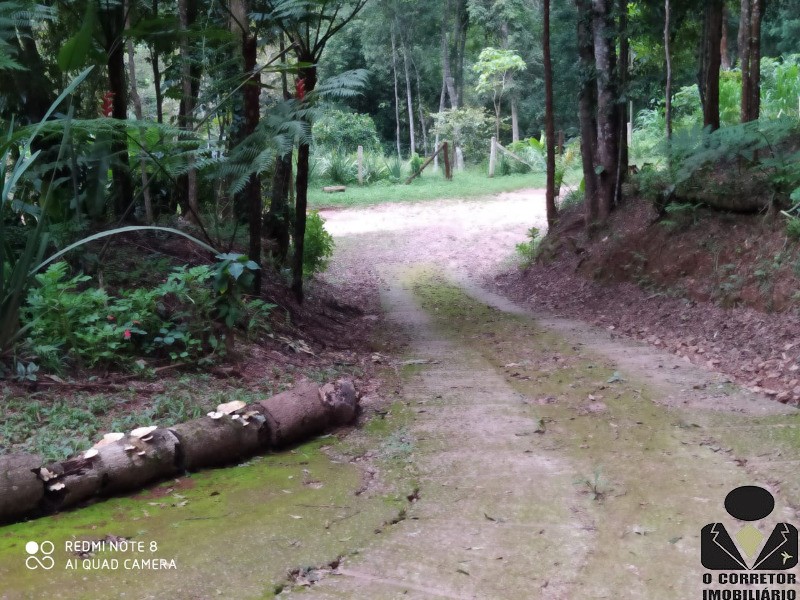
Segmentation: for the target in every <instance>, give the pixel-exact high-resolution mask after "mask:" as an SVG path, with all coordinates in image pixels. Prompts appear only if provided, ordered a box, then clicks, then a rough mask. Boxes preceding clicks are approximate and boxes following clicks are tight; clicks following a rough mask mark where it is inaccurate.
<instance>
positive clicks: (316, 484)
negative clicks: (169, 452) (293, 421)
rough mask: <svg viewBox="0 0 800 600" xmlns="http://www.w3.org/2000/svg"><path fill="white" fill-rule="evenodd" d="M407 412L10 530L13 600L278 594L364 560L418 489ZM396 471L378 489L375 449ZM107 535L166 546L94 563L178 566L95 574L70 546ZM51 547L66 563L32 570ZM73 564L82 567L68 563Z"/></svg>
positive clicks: (3, 571) (4, 569) (0, 532)
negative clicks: (42, 548)
mask: <svg viewBox="0 0 800 600" xmlns="http://www.w3.org/2000/svg"><path fill="white" fill-rule="evenodd" d="M402 426H403V415H402V407H401V406H392V407H390V408H389V410H388V412H386V414H384V415H383V416H382V417H376V418H375V419H374V420H373V421H370V422H369V423H368V425H367V427H366V428H364V430H363V431H356V432H354V433H353V434H352V435H350V436H344V437H342V439H340V438H339V437H337V436H326V437H324V438H320V439H317V440H315V441H312V442H309V443H307V444H304V445H302V446H299V447H297V448H295V449H293V450H290V451H287V452H282V453H279V454H273V455H267V456H261V457H256V458H253V459H252V460H250V461H247V462H246V463H243V464H241V465H238V466H234V467H230V468H224V469H217V470H210V471H204V472H201V473H196V474H193V475H191V476H189V477H184V478H181V479H180V480H174V481H167V482H165V483H162V484H160V485H158V486H156V487H153V488H150V489H147V490H144V491H142V492H140V493H137V494H134V495H132V496H130V497H125V498H113V499H109V500H106V501H103V502H98V503H96V504H93V505H91V506H88V507H85V508H81V509H77V510H74V511H70V512H65V513H62V514H57V515H54V516H51V517H47V518H42V519H37V520H33V521H29V522H25V523H19V524H15V525H10V526H7V527H4V528H0V581H2V582H3V584H2V592H0V596H1V597H2V598H4V599H5V598H43V597H48V598H87V599H94V598H99V597H117V596H122V594H123V593H124V594H125V596H126V597H135V598H168V597H171V598H211V597H220V598H262V597H264V598H272V597H273V596H274V593H275V591H276V590H279V589H281V587H282V586H284V585H285V584H286V581H287V574H288V573H289V571H290V570H291V569H293V568H304V567H307V566H319V565H325V564H327V563H329V562H330V561H332V560H334V559H336V558H337V557H339V556H347V555H351V554H353V553H357V552H359V551H360V549H361V548H363V547H364V546H365V545H366V544H368V543H369V542H370V541H371V539H372V538H373V537H374V536H375V533H374V532H375V529H376V528H379V527H381V526H382V524H383V523H385V522H387V521H390V520H391V519H393V518H395V517H396V516H397V514H398V511H400V510H401V507H402V504H403V503H405V502H406V500H405V495H406V494H407V493H408V491H409V490H411V489H413V486H412V484H411V483H410V481H409V480H408V479H409V478H408V473H407V471H405V470H404V469H402V468H396V467H397V466H398V465H399V464H401V461H402V460H403V457H402V456H400V455H397V454H396V453H395V452H394V451H392V444H393V443H394V442H393V440H394V439H395V437H396V436H397V435H398V432H399V431H401V430H402ZM384 445H385V446H386V448H387V451H386V452H378V453H377V454H376V456H377V458H376V459H375V461H374V464H375V465H377V466H378V468H379V469H380V471H381V472H382V473H383V472H385V473H386V477H385V478H382V479H381V485H380V489H379V490H377V491H373V492H370V491H369V490H367V492H366V493H356V492H360V491H363V490H364V487H365V485H364V477H365V470H364V469H363V468H361V467H360V466H359V465H358V464H357V463H358V460H357V459H360V455H363V453H364V452H365V449H367V448H373V449H380V448H382V447H384ZM106 536H118V537H124V538H130V539H131V540H132V541H145V542H147V543H148V547H149V543H150V542H151V541H152V542H156V544H157V548H158V549H157V551H156V552H154V553H152V554H151V553H150V552H149V551H148V552H146V553H144V554H143V555H138V554H133V555H125V556H122V555H119V554H114V553H110V552H105V553H99V554H97V555H96V556H94V557H92V558H94V559H111V558H117V559H119V560H120V565H123V559H124V558H164V559H167V560H171V559H174V560H175V563H176V567H177V568H176V569H175V570H158V571H139V570H125V569H124V568H123V566H121V567H120V568H119V569H118V570H97V569H92V570H85V569H84V568H83V559H82V558H81V557H79V556H76V555H73V554H71V553H68V552H66V551H65V550H64V548H65V542H66V541H68V540H101V539H103V538H105V537H106ZM30 540H33V541H37V542H40V543H41V542H42V541H45V540H48V541H51V542H52V543H53V544H54V546H55V549H56V550H55V553H54V554H53V558H54V559H55V560H56V567H55V568H54V569H52V570H50V571H47V572H43V571H42V570H41V569H37V570H29V569H27V568H26V567H25V558H26V556H27V554H26V553H25V549H24V548H25V544H26V543H27V542H28V541H30ZM68 559H72V560H73V561H74V564H75V565H76V567H77V568H76V569H73V570H70V569H67V568H66V564H67V560H68Z"/></svg>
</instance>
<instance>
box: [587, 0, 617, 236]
mask: <svg viewBox="0 0 800 600" xmlns="http://www.w3.org/2000/svg"><path fill="white" fill-rule="evenodd" d="M610 8H611V7H610V0H593V11H594V12H593V18H592V24H593V34H594V58H595V65H596V68H597V158H598V161H599V165H598V166H599V167H601V170H600V174H599V177H598V186H597V191H598V203H597V208H598V215H597V217H598V221H599V223H600V224H601V225H604V224H605V222H606V221H607V220H608V217H609V215H610V214H611V208H612V206H613V202H614V185H615V181H616V173H617V160H618V152H619V140H618V135H619V128H618V127H617V116H618V111H617V89H616V87H617V86H616V65H615V62H616V57H615V55H614V49H613V46H612V44H611V42H612V35H611V33H612V27H611V10H610Z"/></svg>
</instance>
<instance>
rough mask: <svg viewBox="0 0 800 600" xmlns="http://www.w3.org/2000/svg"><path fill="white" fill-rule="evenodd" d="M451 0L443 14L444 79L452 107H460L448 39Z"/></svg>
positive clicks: (447, 0) (446, 2) (446, 3)
mask: <svg viewBox="0 0 800 600" xmlns="http://www.w3.org/2000/svg"><path fill="white" fill-rule="evenodd" d="M451 1H452V0H445V3H444V14H443V16H442V81H443V83H444V87H445V90H446V91H447V97H448V99H449V100H450V108H458V96H457V95H456V86H455V79H454V78H453V72H452V69H451V68H450V44H449V42H448V39H447V24H448V22H449V19H450V6H451Z"/></svg>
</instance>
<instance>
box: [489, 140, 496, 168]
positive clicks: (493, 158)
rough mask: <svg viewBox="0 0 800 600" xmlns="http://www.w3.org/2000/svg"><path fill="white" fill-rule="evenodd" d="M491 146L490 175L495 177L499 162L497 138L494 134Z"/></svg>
mask: <svg viewBox="0 0 800 600" xmlns="http://www.w3.org/2000/svg"><path fill="white" fill-rule="evenodd" d="M490 144H491V146H489V177H494V167H495V163H496V162H497V146H496V144H497V139H496V138H495V137H494V136H492V141H491V142H490Z"/></svg>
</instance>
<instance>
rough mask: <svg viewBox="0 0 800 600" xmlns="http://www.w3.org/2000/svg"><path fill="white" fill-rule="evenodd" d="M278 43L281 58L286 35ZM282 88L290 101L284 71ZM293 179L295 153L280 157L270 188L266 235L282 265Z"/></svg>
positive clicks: (283, 262) (270, 246)
mask: <svg viewBox="0 0 800 600" xmlns="http://www.w3.org/2000/svg"><path fill="white" fill-rule="evenodd" d="M278 44H279V48H280V52H281V56H283V53H284V52H285V50H286V43H285V40H284V34H283V33H282V32H281V33H280V35H279V37H278ZM284 60H285V59H284ZM281 87H282V88H283V99H284V100H288V99H289V98H291V96H290V94H289V82H288V80H287V77H286V71H281ZM291 180H292V153H291V152H287V153H286V154H283V155H281V154H277V155H276V156H275V167H274V171H273V173H272V185H271V186H270V205H269V212H268V213H267V215H266V216H265V217H264V232H263V233H264V237H265V239H266V240H267V245H268V251H269V254H270V257H271V258H272V261H273V262H274V263H275V264H277V265H279V266H282V265H284V264H286V259H287V257H288V255H289V231H290V228H291V223H292V215H291V210H290V207H289V184H290V183H291Z"/></svg>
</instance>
